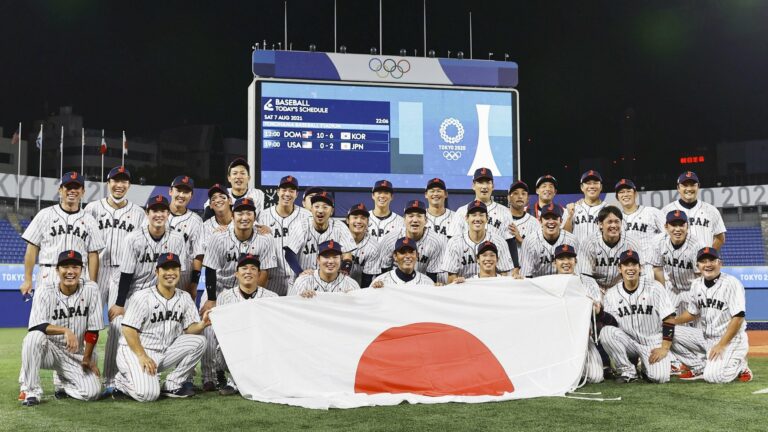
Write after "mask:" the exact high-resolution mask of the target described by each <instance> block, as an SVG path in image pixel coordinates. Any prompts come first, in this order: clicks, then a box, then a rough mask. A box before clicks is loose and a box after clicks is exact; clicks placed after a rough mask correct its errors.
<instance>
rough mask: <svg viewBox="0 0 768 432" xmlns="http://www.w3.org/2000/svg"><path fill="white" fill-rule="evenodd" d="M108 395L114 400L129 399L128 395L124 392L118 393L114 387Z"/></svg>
mask: <svg viewBox="0 0 768 432" xmlns="http://www.w3.org/2000/svg"><path fill="white" fill-rule="evenodd" d="M109 395H110V396H111V397H112V399H114V400H126V399H130V398H131V396H130V395H128V394H127V393H124V392H122V391H120V390H118V389H116V388H114V387H112V392H110V394H109Z"/></svg>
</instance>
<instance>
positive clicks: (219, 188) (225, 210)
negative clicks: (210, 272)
mask: <svg viewBox="0 0 768 432" xmlns="http://www.w3.org/2000/svg"><path fill="white" fill-rule="evenodd" d="M208 202H209V203H210V209H211V211H212V212H213V216H212V217H210V218H208V219H206V220H205V222H203V228H202V231H203V233H202V238H203V240H202V241H201V242H200V243H201V245H202V246H203V249H205V245H206V244H207V242H208V240H209V239H210V237H211V236H212V235H214V234H216V233H218V232H223V231H226V230H227V228H229V224H230V223H232V218H233V217H234V215H233V214H232V200H231V199H230V198H229V194H228V193H227V189H226V188H225V187H224V186H223V185H221V184H220V183H216V184H215V185H213V186H211V187H210V188H209V189H208ZM197 260H199V261H200V269H202V260H200V259H199V257H197Z"/></svg>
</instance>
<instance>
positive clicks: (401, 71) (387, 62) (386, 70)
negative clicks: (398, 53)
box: [368, 57, 411, 79]
mask: <svg viewBox="0 0 768 432" xmlns="http://www.w3.org/2000/svg"><path fill="white" fill-rule="evenodd" d="M368 69H370V70H371V71H373V72H376V76H378V77H379V78H386V77H387V76H391V77H392V78H394V79H400V78H402V77H403V75H405V74H406V73H408V72H409V71H410V70H411V63H410V62H409V61H408V60H406V59H402V60H399V61H395V59H391V58H387V59H384V61H382V60H381V59H379V58H376V57H374V58H372V59H370V60H368Z"/></svg>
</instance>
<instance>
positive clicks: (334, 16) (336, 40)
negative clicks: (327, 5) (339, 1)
mask: <svg viewBox="0 0 768 432" xmlns="http://www.w3.org/2000/svg"><path fill="white" fill-rule="evenodd" d="M338 44H339V41H338V38H337V23H336V0H333V52H336V49H337V47H338Z"/></svg>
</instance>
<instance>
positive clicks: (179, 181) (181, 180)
mask: <svg viewBox="0 0 768 432" xmlns="http://www.w3.org/2000/svg"><path fill="white" fill-rule="evenodd" d="M171 187H186V188H190V189H194V188H195V181H194V180H192V177H190V176H178V177H176V178H175V179H173V181H172V182H171Z"/></svg>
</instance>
